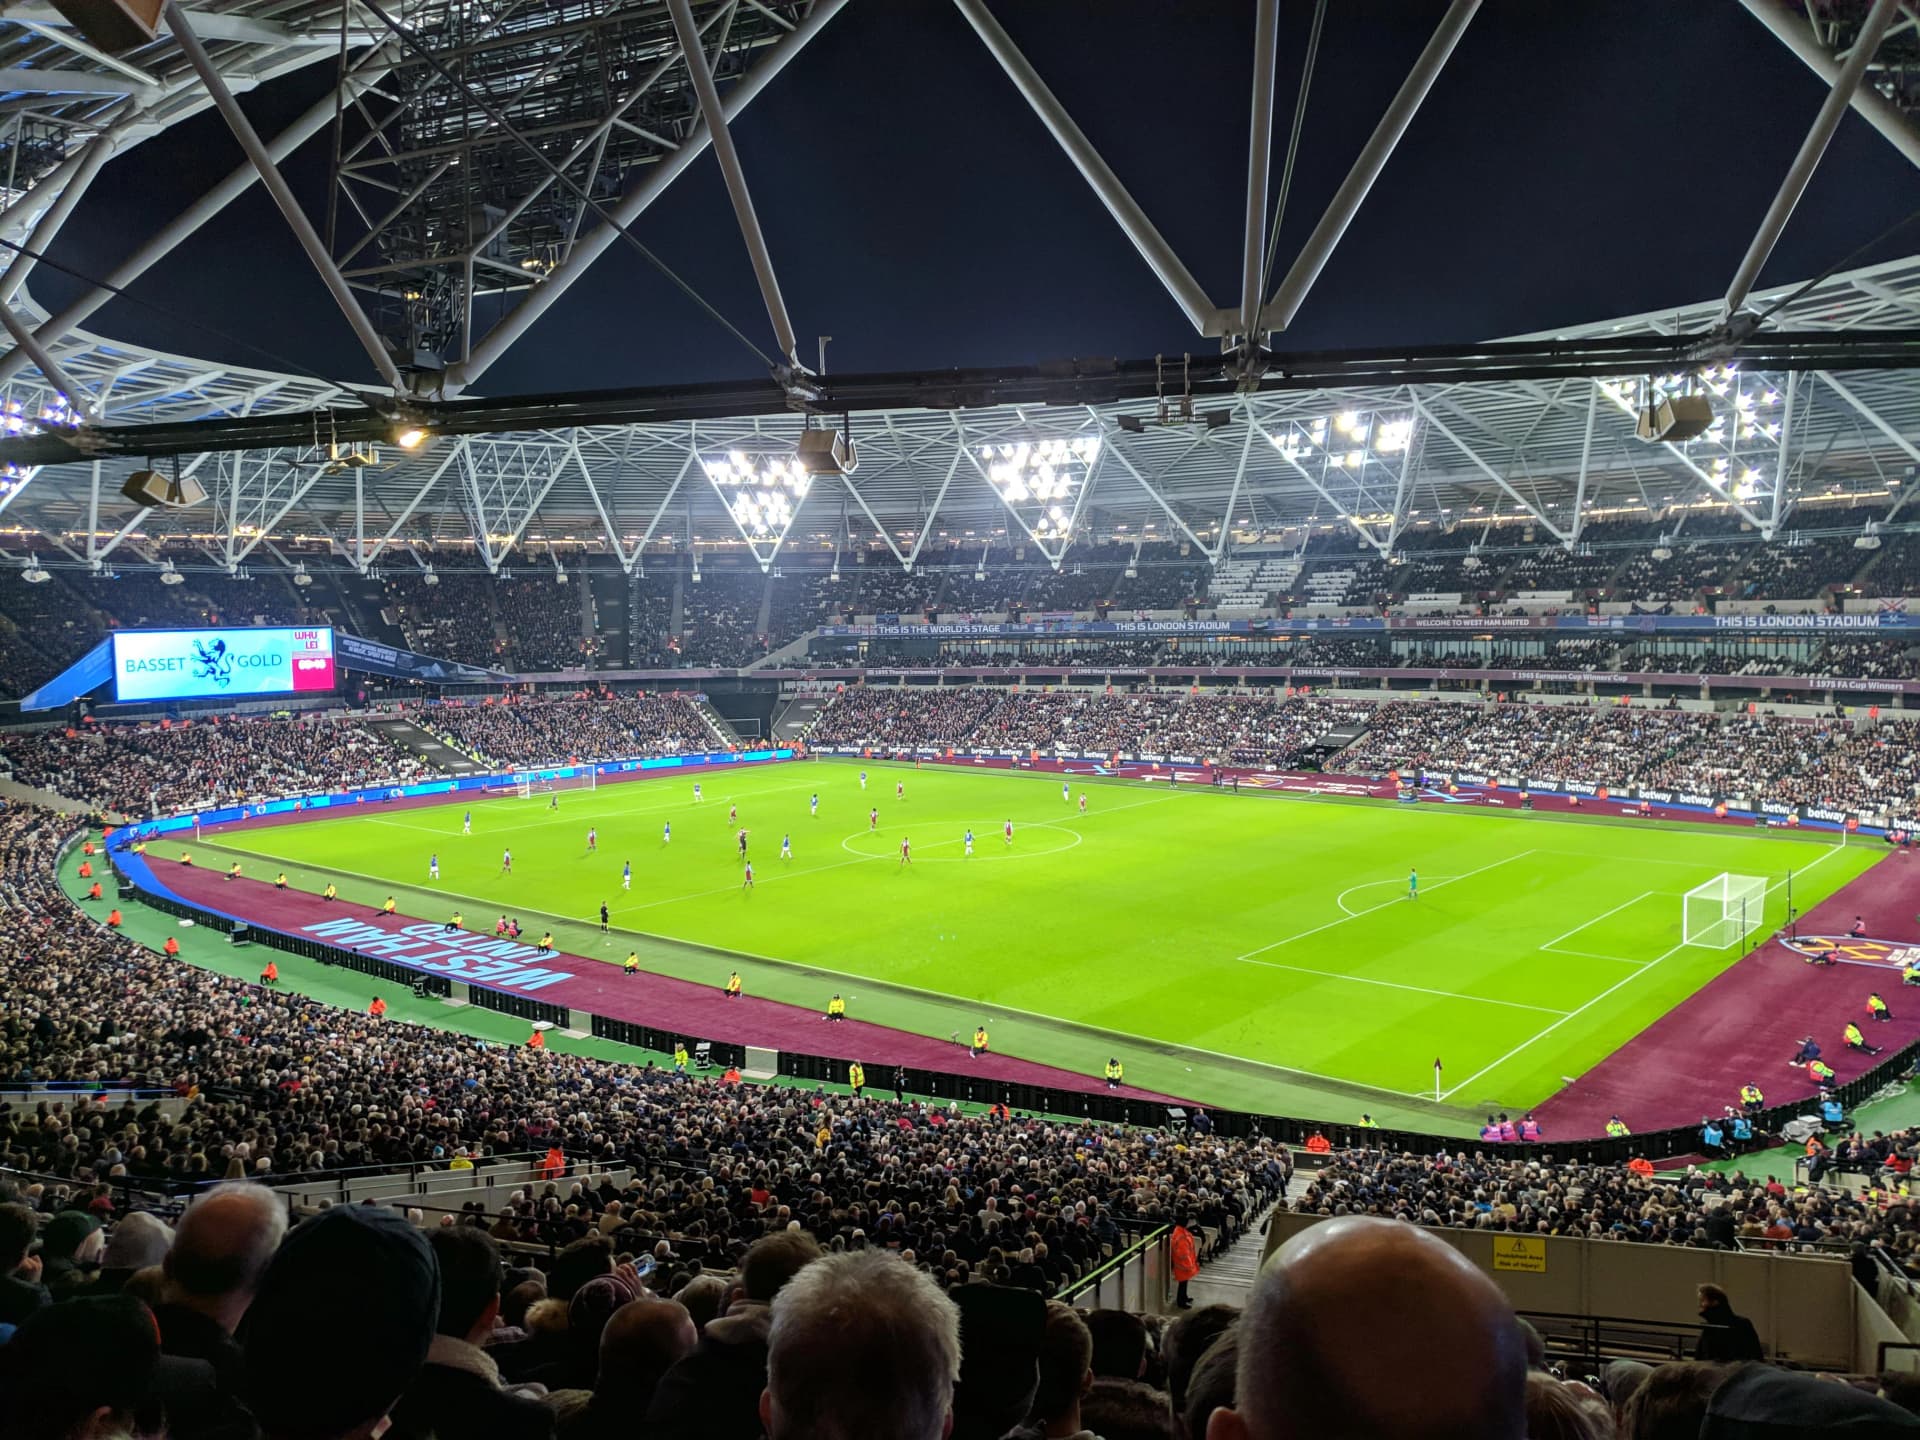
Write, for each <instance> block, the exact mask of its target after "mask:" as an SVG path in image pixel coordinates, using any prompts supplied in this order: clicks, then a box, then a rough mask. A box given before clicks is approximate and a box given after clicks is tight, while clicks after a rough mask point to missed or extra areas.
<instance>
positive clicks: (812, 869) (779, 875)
mask: <svg viewBox="0 0 1920 1440" xmlns="http://www.w3.org/2000/svg"><path fill="white" fill-rule="evenodd" d="M802 788H804V787H802ZM1173 798H1174V797H1173V796H1171V795H1155V796H1153V797H1152V798H1151V799H1147V800H1135V801H1133V802H1132V803H1131V804H1127V805H1109V806H1107V807H1105V808H1104V809H1102V810H1100V811H1099V812H1097V813H1099V814H1102V815H1116V814H1118V813H1119V812H1120V811H1122V810H1137V809H1139V808H1140V807H1141V806H1143V805H1164V804H1166V803H1167V801H1169V800H1171V799H1173ZM1095 813H1096V812H1094V811H1092V810H1089V811H1088V812H1087V813H1086V814H1085V815H1082V816H1078V817H1076V823H1078V822H1079V821H1085V820H1091V819H1092V818H1093V817H1094V814H1095ZM928 823H929V824H933V823H943V824H944V823H952V824H958V825H960V826H962V827H964V826H965V825H966V824H967V823H968V822H967V821H965V820H960V821H953V822H945V821H940V822H936V821H929V822H928ZM1041 826H1045V827H1046V828H1048V829H1050V830H1066V831H1067V833H1068V834H1070V835H1076V836H1077V835H1078V833H1079V832H1078V831H1074V830H1069V829H1068V828H1067V827H1066V826H1065V825H1063V824H1061V823H1060V822H1059V821H1057V820H1017V821H1015V822H1014V830H1015V833H1016V834H1017V833H1018V832H1019V830H1020V829H1021V828H1023V827H1024V828H1027V829H1039V828H1040V827H1041ZM867 833H868V832H867V831H864V830H859V831H855V832H854V835H856V836H857V835H864V834H867ZM848 838H849V839H851V838H853V836H849V837H848ZM965 843H966V841H965V839H964V838H956V839H950V840H933V841H929V842H927V843H926V844H925V845H924V846H922V847H919V848H922V849H927V850H939V849H945V848H951V847H953V846H957V845H964V844H965ZM1075 843H1076V844H1077V843H1079V842H1078V840H1076V841H1075ZM841 844H842V846H843V847H844V846H845V844H846V842H845V841H844V840H843V841H842V842H841ZM1072 848H1073V846H1072V845H1063V846H1061V847H1060V848H1059V849H1058V850H1049V851H1048V852H1047V854H1049V855H1059V854H1064V853H1065V852H1066V851H1068V850H1071V849H1072ZM980 858H981V859H983V860H985V861H987V862H988V863H993V862H994V860H995V857H994V856H993V855H992V854H991V853H988V854H986V855H983V856H981V857H980ZM1015 858H1019V857H1017V856H1016V857H1015ZM877 860H896V861H897V854H896V853H895V852H892V851H888V852H886V853H884V854H879V855H856V856H855V857H854V858H853V859H851V860H836V861H834V862H832V863H830V864H826V865H809V866H806V867H805V868H804V869H800V870H781V871H771V870H770V871H768V872H767V874H766V877H765V883H767V884H772V883H773V882H774V881H776V880H804V879H806V878H807V877H808V876H809V875H819V874H821V873H823V872H825V871H828V870H841V869H845V868H846V867H847V866H849V865H871V864H873V863H874V862H875V861H877ZM753 883H754V888H755V889H756V890H757V889H759V888H760V885H761V877H760V876H759V875H755V876H754V877H753ZM742 888H743V886H742V885H719V886H715V887H714V888H712V889H710V890H695V891H691V892H689V893H687V894H685V895H668V896H664V897H662V898H661V899H658V900H644V901H641V902H640V903H638V904H635V905H623V906H621V907H620V908H619V909H617V910H612V911H610V912H608V913H609V914H612V915H632V914H637V913H638V912H639V911H642V910H652V909H655V908H657V907H659V906H661V905H677V904H679V903H680V902H681V901H683V900H704V899H706V898H707V897H709V896H713V895H727V894H731V893H732V892H734V891H736V890H739V889H742ZM741 953H743V954H744V953H745V952H744V951H743V952H741Z"/></svg>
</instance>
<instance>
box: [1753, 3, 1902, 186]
mask: <svg viewBox="0 0 1920 1440" xmlns="http://www.w3.org/2000/svg"><path fill="white" fill-rule="evenodd" d="M1740 3H1741V4H1742V5H1744V6H1746V7H1747V13H1748V14H1750V15H1752V16H1753V18H1754V19H1756V20H1758V21H1759V22H1760V23H1761V24H1762V25H1764V26H1766V27H1767V29H1769V30H1771V31H1772V32H1773V37H1774V39H1776V40H1778V41H1779V42H1780V43H1781V44H1782V45H1785V46H1786V47H1787V48H1788V49H1789V50H1791V51H1792V52H1793V53H1794V54H1795V56H1797V57H1798V58H1799V60H1800V62H1801V63H1802V64H1804V65H1805V66H1806V67H1807V68H1808V69H1809V70H1811V71H1813V73H1814V74H1816V75H1818V76H1819V77H1820V78H1821V79H1822V80H1824V81H1826V82H1827V84H1829V85H1837V84H1838V82H1839V79H1840V66H1839V64H1838V63H1837V62H1836V61H1835V60H1834V58H1833V56H1831V55H1829V54H1828V53H1827V52H1826V51H1825V50H1823V49H1822V48H1821V47H1820V45H1819V43H1818V41H1817V40H1816V39H1815V38H1814V34H1813V30H1812V27H1811V26H1810V25H1809V24H1808V22H1807V17H1806V16H1805V15H1802V14H1799V13H1796V12H1795V11H1794V10H1793V8H1792V7H1791V6H1789V5H1788V4H1787V3H1786V0H1740ZM1847 102H1848V103H1849V104H1850V105H1852V106H1853V108H1854V109H1855V110H1856V111H1858V112H1859V114H1860V118H1861V119H1863V120H1865V121H1866V122H1867V123H1868V124H1869V125H1871V126H1873V128H1874V129H1876V130H1878V131H1879V132H1880V134H1881V136H1882V137H1883V138H1884V139H1885V140H1886V142H1887V143H1888V144H1889V145H1891V146H1893V148H1894V149H1896V150H1898V151H1899V152H1900V153H1901V154H1902V155H1904V156H1906V157H1907V159H1908V160H1909V161H1910V162H1911V163H1913V164H1915V165H1920V129H1915V128H1914V124H1913V122H1912V121H1911V120H1909V119H1907V117H1906V116H1905V115H1903V114H1902V113H1901V112H1900V107H1899V106H1897V105H1895V104H1894V103H1893V102H1892V101H1891V100H1889V99H1888V98H1887V97H1886V96H1885V95H1882V94H1881V93H1880V92H1879V91H1878V90H1876V89H1875V88H1874V87H1873V86H1871V85H1863V86H1860V87H1859V88H1857V89H1856V90H1854V92H1853V93H1852V94H1851V95H1850V96H1848V97H1847Z"/></svg>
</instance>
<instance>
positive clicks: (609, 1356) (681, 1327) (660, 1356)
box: [600, 1300, 700, 1380]
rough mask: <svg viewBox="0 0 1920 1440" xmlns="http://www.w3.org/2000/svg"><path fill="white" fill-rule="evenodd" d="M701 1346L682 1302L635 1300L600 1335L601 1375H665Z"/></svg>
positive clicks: (617, 1314)
mask: <svg viewBox="0 0 1920 1440" xmlns="http://www.w3.org/2000/svg"><path fill="white" fill-rule="evenodd" d="M699 1342H700V1332H699V1331H698V1330H697V1329H695V1328H694V1323H693V1316H691V1315H689V1314H688V1313H687V1307H686V1306H684V1305H682V1304H681V1303H680V1302H679V1301H678V1300H635V1301H632V1302H630V1303H628V1304H626V1305H622V1306H621V1307H620V1308H619V1309H618V1310H616V1311H614V1312H613V1316H612V1318H611V1319H609V1320H608V1321H607V1328H606V1329H604V1330H602V1331H601V1332H600V1375H601V1377H602V1379H603V1380H606V1379H609V1378H612V1377H615V1376H618V1375H621V1374H646V1375H654V1376H659V1375H664V1374H666V1373H667V1371H668V1370H670V1369H672V1368H673V1366H674V1363H675V1362H676V1361H678V1360H679V1359H680V1358H681V1357H682V1356H684V1355H685V1354H686V1353H687V1352H688V1351H690V1350H692V1349H693V1347H694V1346H695V1345H697V1344H698V1343H699Z"/></svg>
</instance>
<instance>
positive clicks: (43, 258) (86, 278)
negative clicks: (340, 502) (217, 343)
mask: <svg viewBox="0 0 1920 1440" xmlns="http://www.w3.org/2000/svg"><path fill="white" fill-rule="evenodd" d="M0 246H4V247H5V248H6V249H8V250H12V251H15V252H17V253H19V254H21V255H24V256H26V257H27V258H28V259H29V260H32V261H34V262H35V263H37V264H41V265H45V266H46V267H47V268H48V269H50V270H58V271H59V272H60V273H61V274H62V275H65V276H68V277H69V278H71V279H74V280H78V281H80V283H81V284H83V285H91V286H93V287H94V288H96V289H99V290H104V291H106V292H107V293H108V294H109V295H111V296H113V297H114V298H115V299H117V300H125V301H127V302H128V303H129V304H133V305H138V306H139V307H140V308H141V309H143V310H150V311H152V312H153V313H154V314H155V315H158V316H159V317H160V318H161V319H163V320H167V321H169V322H171V323H173V324H175V325H185V326H188V327H189V328H191V329H194V330H198V331H200V332H201V333H202V334H206V335H211V336H213V337H214V338H215V339H217V340H224V341H226V342H227V344H229V345H238V346H239V347H240V348H241V349H243V350H251V351H252V352H253V353H254V354H255V355H258V356H260V357H261V358H262V359H265V360H271V361H272V362H273V363H274V364H275V365H276V366H278V367H279V368H280V369H282V370H290V371H292V372H293V373H294V374H296V375H303V376H305V377H306V378H307V379H309V380H318V381H320V382H321V383H322V384H325V385H332V386H335V387H337V388H339V389H341V390H347V391H355V392H357V391H361V390H364V389H365V388H366V386H365V384H364V383H363V382H359V381H353V380H336V379H334V378H333V377H332V376H330V375H323V374H321V373H320V372H319V371H318V370H315V369H314V368H313V367H312V366H310V365H303V364H301V363H300V362H299V361H298V360H293V359H289V358H288V357H287V356H285V355H282V354H280V353H279V352H278V351H274V350H269V349H267V348H266V346H264V345H256V344H254V343H253V341H251V340H242V339H241V338H240V337H239V336H238V335H231V334H228V333H227V332H226V331H225V330H222V329H221V328H220V327H219V326H217V325H209V324H207V322H206V321H204V320H195V319H194V318H193V317H191V316H189V315H182V314H180V313H179V312H178V311H175V310H171V309H169V308H168V307H167V306H165V305H160V304H156V303H155V302H154V301H152V300H143V299H141V298H140V296H138V295H136V294H134V293H133V292H132V291H131V290H128V289H126V288H124V287H123V286H119V285H114V284H111V283H110V282H108V281H105V280H99V279H95V278H94V277H93V276H91V275H89V274H87V273H86V272H85V271H84V270H76V269H75V268H74V267H73V266H71V265H66V264H62V263H61V262H60V261H58V260H55V259H54V258H53V257H51V256H50V255H47V254H45V253H44V252H42V251H39V250H32V249H29V248H28V247H27V246H25V245H21V244H17V243H16V242H14V241H12V240H7V239H3V238H0ZM49 383H51V382H49Z"/></svg>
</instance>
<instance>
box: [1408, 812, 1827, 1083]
mask: <svg viewBox="0 0 1920 1440" xmlns="http://www.w3.org/2000/svg"><path fill="white" fill-rule="evenodd" d="M1843 848H1845V847H1843V846H1840V845H1829V846H1828V847H1827V848H1826V851H1825V853H1823V854H1822V855H1820V856H1819V857H1818V858H1817V859H1814V860H1810V861H1808V862H1807V864H1805V865H1803V866H1801V867H1800V869H1799V870H1797V871H1795V872H1794V873H1795V874H1796V875H1804V874H1806V873H1807V871H1809V870H1811V869H1813V867H1814V866H1816V865H1819V864H1821V863H1822V862H1824V861H1825V860H1827V859H1828V858H1830V857H1831V856H1833V855H1835V854H1837V853H1838V852H1839V851H1840V850H1842V849H1843ZM1786 883H1787V882H1786V879H1785V877H1782V878H1781V879H1778V880H1775V881H1774V882H1773V883H1772V884H1771V885H1769V886H1767V889H1766V893H1767V894H1769V895H1771V894H1772V893H1773V892H1774V891H1775V890H1778V889H1780V888H1781V887H1782V886H1783V885H1785V884H1786ZM1688 948H1690V947H1689V946H1688V945H1687V944H1686V942H1685V941H1682V942H1681V943H1680V944H1678V945H1676V946H1674V947H1673V948H1672V949H1671V950H1669V951H1667V952H1666V953H1665V954H1662V955H1656V956H1655V957H1654V958H1653V959H1651V960H1649V961H1647V962H1646V963H1645V964H1644V965H1642V966H1640V967H1639V968H1638V969H1636V970H1632V971H1629V972H1628V973H1627V974H1626V975H1624V976H1622V977H1621V978H1620V979H1618V980H1616V981H1614V982H1613V984H1611V985H1609V986H1607V988H1606V989H1604V990H1602V991H1601V992H1600V993H1599V994H1598V995H1596V996H1594V997H1593V998H1592V999H1591V1000H1589V1001H1587V1002H1586V1003H1585V1004H1583V1005H1580V1006H1578V1007H1577V1008H1575V1009H1573V1010H1569V1011H1568V1012H1567V1013H1566V1014H1565V1015H1562V1016H1561V1017H1560V1018H1559V1019H1558V1020H1555V1021H1554V1022H1553V1023H1552V1024H1551V1025H1549V1026H1547V1027H1546V1028H1545V1029H1544V1030H1541V1031H1539V1032H1538V1033H1537V1034H1533V1035H1529V1036H1528V1037H1527V1038H1526V1039H1525V1040H1522V1041H1521V1042H1520V1043H1519V1044H1518V1045H1516V1046H1514V1047H1513V1048H1512V1049H1511V1050H1509V1051H1508V1052H1507V1053H1506V1054H1504V1055H1502V1056H1501V1057H1500V1058H1499V1059H1498V1060H1495V1061H1494V1062H1493V1063H1492V1064H1491V1065H1483V1066H1481V1068H1480V1069H1478V1070H1476V1071H1474V1072H1473V1074H1471V1075H1469V1076H1468V1077H1467V1078H1466V1079H1464V1080H1462V1081H1461V1082H1460V1083H1459V1084H1458V1085H1455V1086H1454V1087H1453V1088H1452V1089H1451V1090H1447V1091H1445V1092H1443V1093H1442V1094H1441V1096H1440V1098H1441V1099H1442V1100H1443V1101H1444V1100H1447V1099H1449V1098H1450V1097H1452V1096H1454V1095H1457V1094H1459V1093H1460V1092H1461V1091H1462V1090H1464V1089H1466V1088H1467V1086H1469V1085H1471V1084H1473V1083H1474V1081H1476V1080H1478V1079H1479V1078H1480V1077H1481V1076H1483V1075H1489V1074H1491V1073H1492V1072H1493V1071H1495V1070H1498V1069H1499V1068H1500V1067H1501V1066H1502V1065H1504V1064H1506V1063H1507V1062H1508V1061H1509V1060H1511V1059H1513V1058H1514V1056H1516V1055H1519V1054H1522V1053H1523V1052H1525V1051H1527V1050H1530V1049H1531V1048H1532V1047H1533V1046H1535V1045H1537V1044H1539V1043H1540V1042H1541V1041H1542V1040H1544V1039H1546V1038H1547V1036H1549V1035H1551V1034H1553V1032H1554V1031H1556V1030H1558V1029H1559V1028H1560V1027H1561V1026H1562V1025H1564V1024H1566V1023H1567V1022H1568V1021H1569V1020H1574V1019H1578V1018H1579V1017H1580V1016H1582V1015H1584V1014H1586V1012H1587V1011H1589V1010H1591V1009H1592V1008H1593V1007H1594V1006H1596V1005H1598V1004H1599V1003H1600V1002H1601V1001H1602V1000H1605V999H1607V998H1608V997H1609V996H1611V995H1613V994H1615V993H1616V992H1618V991H1619V990H1621V989H1623V988H1624V987H1626V986H1628V985H1631V984H1632V983H1633V982H1634V981H1635V980H1638V979H1639V978H1640V977H1641V976H1642V975H1645V974H1647V973H1648V972H1649V971H1651V970H1653V969H1655V968H1656V967H1658V966H1659V965H1661V964H1662V963H1663V962H1665V961H1667V960H1670V959H1672V958H1673V957H1674V956H1675V955H1678V954H1679V953H1680V952H1681V951H1682V950H1685V949H1688Z"/></svg>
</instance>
